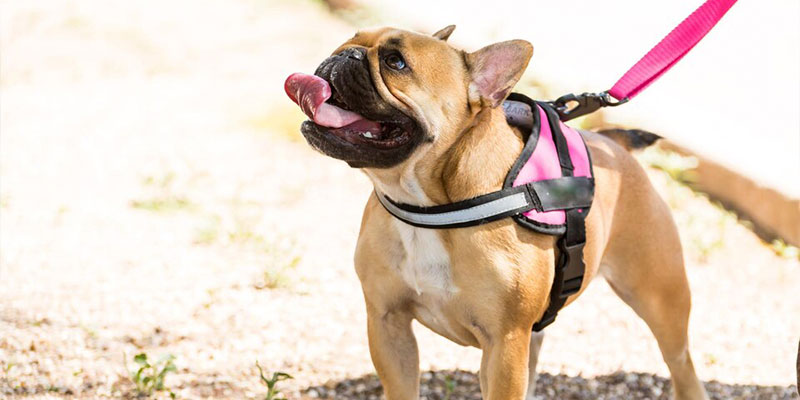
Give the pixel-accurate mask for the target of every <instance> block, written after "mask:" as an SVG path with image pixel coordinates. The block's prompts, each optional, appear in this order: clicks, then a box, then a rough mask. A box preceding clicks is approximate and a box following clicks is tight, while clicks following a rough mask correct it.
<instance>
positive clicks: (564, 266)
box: [532, 104, 589, 332]
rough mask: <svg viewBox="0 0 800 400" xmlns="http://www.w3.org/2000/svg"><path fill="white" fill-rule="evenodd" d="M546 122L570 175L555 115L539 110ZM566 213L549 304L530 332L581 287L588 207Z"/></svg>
mask: <svg viewBox="0 0 800 400" xmlns="http://www.w3.org/2000/svg"><path fill="white" fill-rule="evenodd" d="M540 105H541V104H540ZM542 108H543V109H544V110H545V112H546V113H547V117H548V118H547V119H548V120H550V131H551V132H553V141H554V142H555V145H556V152H557V153H558V161H559V163H560V164H561V173H562V175H563V176H565V177H567V176H570V177H571V176H572V175H573V165H572V160H571V159H570V157H569V147H568V145H567V138H566V137H565V136H564V132H562V131H561V127H560V126H559V116H558V114H557V113H556V111H555V110H554V109H553V108H551V107H542ZM568 207H569V205H567V206H566V207H563V208H566V210H565V211H564V213H565V214H566V226H567V228H566V231H565V232H564V234H563V235H562V236H561V237H560V238H559V239H558V242H557V245H558V250H559V257H558V261H557V262H556V269H555V276H554V277H553V286H552V287H551V288H550V304H549V305H548V306H547V310H545V312H544V314H543V315H542V318H541V319H540V320H539V322H537V323H535V324H533V328H532V329H533V330H534V331H535V332H539V331H541V330H542V329H544V328H545V327H546V326H548V325H550V324H552V323H553V321H555V320H556V316H557V315H558V311H559V310H561V308H562V307H564V304H565V303H566V302H567V298H569V296H571V295H573V294H575V293H578V291H580V290H581V285H582V284H583V275H584V273H585V271H586V264H584V262H583V247H584V246H585V245H586V221H585V218H586V214H588V211H589V210H588V207H586V208H578V207H581V206H576V207H571V208H568Z"/></svg>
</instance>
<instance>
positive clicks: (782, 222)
mask: <svg viewBox="0 0 800 400" xmlns="http://www.w3.org/2000/svg"><path fill="white" fill-rule="evenodd" d="M659 145H660V146H661V148H663V149H665V150H668V151H673V152H676V153H678V154H680V155H683V156H691V157H694V158H696V159H697V161H698V164H697V168H695V169H694V172H695V173H696V175H695V177H696V180H695V182H694V184H693V185H692V186H693V187H694V188H696V189H698V190H700V191H702V192H704V193H707V194H708V195H709V196H710V197H711V198H713V199H714V200H718V201H719V202H720V203H722V204H723V205H724V206H725V207H726V208H729V209H731V210H733V211H735V212H737V213H738V214H740V215H741V216H742V217H744V218H745V219H748V220H750V221H751V222H752V223H753V225H754V227H755V231H756V234H758V235H759V236H761V237H762V238H764V239H765V240H767V241H772V240H774V239H778V238H780V239H783V241H784V242H786V243H788V244H791V245H794V246H800V199H794V198H791V197H789V196H788V195H785V194H783V193H781V192H779V191H777V190H774V189H771V188H768V187H765V186H762V185H760V184H759V183H758V182H756V181H754V180H752V179H750V178H748V177H746V176H744V175H741V174H739V173H737V172H735V171H733V170H730V169H729V168H727V167H725V166H723V165H721V164H719V163H717V162H714V161H712V160H710V159H708V158H705V157H703V156H701V155H698V154H696V153H694V152H692V151H691V150H689V149H687V148H685V147H682V146H680V145H677V144H675V143H673V142H670V141H668V140H666V139H662V140H661V141H660V143H659Z"/></svg>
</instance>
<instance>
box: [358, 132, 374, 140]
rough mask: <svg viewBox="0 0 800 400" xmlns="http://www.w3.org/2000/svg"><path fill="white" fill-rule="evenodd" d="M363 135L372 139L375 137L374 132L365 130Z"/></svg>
mask: <svg viewBox="0 0 800 400" xmlns="http://www.w3.org/2000/svg"><path fill="white" fill-rule="evenodd" d="M361 136H364V137H365V138H367V139H372V138H373V136H372V132H364V133H362V134H361Z"/></svg>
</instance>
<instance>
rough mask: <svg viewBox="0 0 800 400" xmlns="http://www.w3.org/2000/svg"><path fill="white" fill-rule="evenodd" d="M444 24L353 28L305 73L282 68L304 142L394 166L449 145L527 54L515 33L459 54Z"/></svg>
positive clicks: (501, 95) (497, 97) (372, 164)
mask: <svg viewBox="0 0 800 400" xmlns="http://www.w3.org/2000/svg"><path fill="white" fill-rule="evenodd" d="M453 29H455V26H452V25H451V26H448V27H446V28H444V29H442V30H440V31H438V32H436V33H434V34H433V35H430V36H429V35H421V34H417V33H413V32H407V31H402V30H398V29H393V28H381V29H377V30H369V31H361V32H358V33H357V34H356V35H355V36H353V37H352V38H351V39H350V40H348V41H347V42H345V43H344V44H343V45H341V46H340V47H339V48H337V49H336V50H335V51H334V52H333V55H332V56H330V57H328V58H327V59H325V60H324V61H323V62H322V64H320V65H319V67H318V68H317V70H316V72H315V73H314V75H304V74H293V75H291V76H290V77H289V79H287V81H286V85H285V89H286V92H287V94H288V95H289V97H291V98H292V99H293V100H294V101H295V102H297V103H298V104H299V105H300V106H301V107H302V108H303V111H304V112H305V113H306V114H307V115H308V116H309V117H310V120H308V121H306V122H304V123H303V125H302V127H301V130H302V133H303V135H304V136H305V138H306V140H308V142H309V144H311V146H313V147H314V148H316V149H317V150H319V151H320V152H322V153H324V154H326V155H329V156H331V157H334V158H338V159H341V160H344V161H347V163H348V164H350V166H352V167H356V168H390V167H395V166H398V165H401V164H403V163H404V162H405V161H407V160H409V159H410V158H412V155H415V154H419V153H421V152H427V151H430V149H432V148H440V149H442V148H444V149H446V148H447V147H449V146H450V145H452V143H453V142H454V141H455V139H456V138H457V136H458V135H459V134H460V133H461V132H463V131H464V129H466V128H468V127H469V126H470V125H471V124H472V123H473V120H474V117H475V116H476V115H477V114H478V113H479V112H480V111H481V110H483V109H485V108H491V107H497V106H498V105H500V104H501V103H502V102H503V100H504V99H505V97H506V96H507V95H508V94H509V92H510V91H511V89H512V88H513V87H514V85H515V84H516V82H517V80H519V78H520V76H521V75H522V73H523V72H524V71H525V68H526V67H527V65H528V61H529V60H530V57H531V55H532V54H533V47H532V46H531V45H530V44H529V43H528V42H526V41H522V40H513V41H508V42H501V43H496V44H493V45H490V46H487V47H484V48H482V49H480V50H478V51H476V52H474V53H466V52H464V51H462V50H458V49H455V48H453V47H451V46H450V45H449V44H447V42H446V40H447V38H448V37H449V36H450V34H451V33H452V32H453ZM415 158H416V157H415Z"/></svg>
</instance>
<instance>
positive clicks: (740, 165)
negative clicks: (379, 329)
mask: <svg viewBox="0 0 800 400" xmlns="http://www.w3.org/2000/svg"><path fill="white" fill-rule="evenodd" d="M432 3H433V2H425V1H421V0H406V1H404V2H390V1H375V2H367V1H366V0H364V1H359V0H337V1H333V0H331V1H330V2H324V1H311V0H299V1H289V0H228V1H223V0H205V1H200V2H198V1H190V0H173V1H169V2H165V1H150V0H147V1H137V2H130V1H121V0H114V1H101V0H83V1H71V0H48V1H35V2H25V1H11V0H2V1H0V35H1V36H0V45H1V48H0V397H3V398H6V397H8V398H15V397H31V398H51V397H68V398H97V397H106V396H111V397H123V398H140V397H146V396H153V397H157V398H169V397H171V396H175V397H178V398H208V397H213V398H261V399H263V398H268V399H269V398H270V397H269V395H268V389H267V388H268V385H267V384H270V385H273V387H274V388H277V389H279V390H280V391H281V392H282V393H283V394H284V395H285V396H286V397H287V398H289V399H305V398H337V399H363V398H370V399H372V398H374V399H377V398H379V397H380V395H381V389H380V385H379V383H378V381H377V379H376V377H375V376H374V371H373V368H372V365H371V363H370V360H369V353H368V349H367V345H366V329H365V326H366V325H365V312H364V305H363V299H362V296H361V292H360V286H359V284H358V280H357V278H356V275H355V273H354V271H353V267H352V254H353V250H354V248H355V239H356V237H357V234H358V227H359V223H360V216H361V211H362V207H363V204H364V203H365V201H366V199H367V197H368V196H370V194H371V190H372V188H371V185H370V183H369V182H368V181H367V179H366V178H365V177H364V176H362V175H361V174H360V173H358V172H357V171H353V170H351V169H350V168H348V167H347V165H346V164H344V163H342V162H340V161H336V160H332V159H329V158H326V157H323V156H321V155H319V154H317V153H315V152H313V151H312V150H310V149H309V148H308V146H307V145H306V144H305V143H304V141H303V139H302V136H301V135H300V134H299V130H298V127H299V124H300V122H301V121H302V120H303V119H304V116H303V115H302V113H301V112H300V111H299V110H298V109H297V107H296V106H295V105H294V104H293V103H291V102H290V101H289V100H288V99H287V98H286V97H285V94H284V93H283V88H282V85H283V81H284V79H285V78H286V76H288V75H289V74H290V73H292V72H306V73H311V72H313V71H314V69H315V68H316V66H317V65H318V64H319V62H320V61H321V60H322V59H323V58H325V57H326V56H327V55H328V54H329V53H330V52H331V51H332V50H333V49H334V48H335V47H337V46H338V45H339V44H340V43H341V42H343V41H345V40H347V39H348V38H350V37H351V36H352V35H353V33H354V32H355V30H357V29H358V28H360V27H365V26H377V25H394V26H398V27H403V28H406V29H410V30H416V31H420V32H425V33H430V32H434V31H436V30H438V29H439V28H442V27H444V26H446V25H449V24H453V23H455V24H457V25H458V28H457V29H456V31H455V33H454V34H453V36H452V37H451V39H450V42H451V43H452V44H453V45H455V46H458V47H462V48H465V49H467V50H469V51H473V50H476V49H478V48H480V47H482V46H484V45H487V44H489V43H492V42H496V41H500V40H507V39H514V38H522V39H526V40H528V41H530V42H532V43H533V45H534V48H535V50H534V58H533V61H532V62H531V66H530V67H529V69H528V71H527V73H526V75H525V77H524V78H523V80H522V81H521V82H520V85H519V86H518V88H517V89H518V90H519V91H522V92H525V93H528V94H530V95H532V96H534V97H536V98H540V99H552V98H555V97H557V96H559V95H561V94H564V93H567V92H577V93H579V92H583V91H601V90H605V89H607V88H608V87H610V86H611V85H612V84H613V82H614V81H616V79H617V78H619V76H621V74H622V73H623V72H624V71H625V70H627V68H629V67H630V66H631V65H633V63H634V62H635V61H636V60H638V59H639V57H641V56H642V55H644V53H645V52H646V51H647V50H649V49H650V47H652V46H653V45H654V44H655V43H657V42H658V40H660V39H661V37H662V36H663V35H665V34H666V33H667V32H669V30H670V29H672V28H673V27H674V26H675V25H677V24H678V23H679V22H680V21H681V20H682V19H683V18H684V17H685V16H686V15H688V14H689V13H690V12H691V11H692V10H694V9H695V8H696V7H697V6H699V4H700V1H699V0H679V1H671V2H640V1H639V2H637V1H634V0H609V1H604V2H594V1H589V0H579V1H572V2H566V3H565V2H543V1H511V2H503V3H498V2H491V3H490V2H486V1H459V2H436V3H433V4H432ZM574 125H575V126H580V127H583V128H592V127H598V126H601V125H602V126H608V125H621V126H629V127H636V128H641V129H646V130H650V131H653V132H656V133H659V134H660V135H662V136H664V137H665V138H667V140H666V141H665V143H663V144H662V145H661V146H659V147H657V148H654V149H651V150H648V151H646V152H644V153H642V154H640V155H639V159H640V161H641V162H642V164H643V165H645V166H646V167H647V169H648V173H649V174H650V177H651V180H652V181H653V182H654V184H655V185H656V187H657V189H658V190H659V191H660V192H661V194H662V195H663V197H664V198H665V200H666V201H667V202H668V204H669V205H670V206H671V207H672V209H673V213H674V215H675V219H676V221H677V223H678V225H679V228H680V232H681V236H682V241H683V243H684V248H685V253H686V259H687V269H688V275H689V279H690V283H691V286H692V291H693V305H694V306H693V313H692V319H691V326H690V340H691V347H692V353H693V356H694V360H695V364H696V367H697V370H698V373H699V375H700V378H701V379H703V380H704V381H705V382H707V383H706V385H707V388H708V390H709V392H710V394H711V396H712V398H719V399H723V398H724V399H727V398H742V399H749V398H765V399H766V398H770V399H772V398H774V399H787V398H797V395H796V394H794V393H795V388H794V386H792V385H793V383H794V382H795V357H796V351H797V344H798V336H800V296H798V295H797V290H798V288H800V258H799V257H800V255H798V249H797V247H795V246H796V245H800V200H798V199H800V178H798V177H800V3H799V2H797V1H795V0H770V1H763V2H755V1H742V2H740V3H739V4H736V5H735V6H734V7H733V8H732V9H731V11H730V12H729V13H728V15H727V16H726V17H725V18H724V19H723V20H722V22H721V23H720V24H719V25H718V26H717V27H716V28H715V30H714V31H712V32H711V33H710V34H709V35H708V37H707V38H706V39H705V40H704V41H702V42H701V43H700V44H699V45H698V46H697V47H696V48H695V49H694V51H693V52H692V53H691V54H689V55H688V56H687V57H686V58H685V59H684V60H683V61H681V63H679V64H678V65H677V66H676V67H675V68H674V69H673V70H671V71H670V72H669V73H667V74H666V75H665V76H664V77H663V78H662V79H660V80H659V81H658V82H657V83H655V84H654V85H653V86H651V87H650V88H649V89H648V90H646V91H645V92H643V93H642V94H641V95H640V96H639V97H637V98H636V99H635V101H632V102H631V103H629V104H628V105H625V106H624V107H620V108H615V109H610V110H604V112H601V113H597V114H595V115H592V116H591V117H588V118H585V119H582V120H577V121H575V122H574ZM415 329H416V331H417V332H418V338H419V343H420V350H421V358H422V365H421V366H422V370H423V371H424V373H423V376H422V378H423V388H422V392H423V397H424V398H428V399H454V400H455V399H473V398H479V393H478V384H477V378H476V375H475V373H476V371H477V369H478V366H479V364H480V353H479V351H478V350H476V349H469V348H463V347H459V346H457V345H454V344H452V343H450V342H448V341H446V340H445V339H443V338H439V337H437V336H435V335H434V334H432V333H430V332H428V331H427V330H426V329H420V327H419V326H415ZM660 357H661V356H660V353H659V351H658V348H657V345H656V343H655V340H654V339H653V338H652V336H651V335H650V333H649V331H648V330H647V327H646V326H645V324H644V323H643V322H642V321H641V320H639V319H638V318H637V317H636V316H635V314H634V313H633V312H632V311H631V310H630V309H629V308H627V306H625V305H624V304H623V303H622V302H621V301H620V300H618V299H617V298H616V296H615V295H614V294H613V293H612V291H611V290H610V288H609V287H608V285H607V284H606V283H605V282H602V281H601V280H598V281H597V282H595V283H594V284H593V285H592V286H591V287H590V288H589V290H588V291H587V292H586V294H585V295H584V296H583V297H581V300H579V301H578V302H576V303H575V305H574V306H572V307H569V308H568V309H566V310H564V311H563V312H562V313H561V314H560V315H559V319H558V322H557V323H555V324H554V325H553V326H551V327H550V328H548V334H547V338H546V340H545V343H544V350H543V353H542V356H541V358H540V365H539V367H540V371H542V375H541V376H540V380H539V386H538V389H537V390H538V392H537V393H538V394H539V395H540V396H541V397H542V398H579V399H583V398H586V399H593V398H653V399H656V398H658V399H661V398H664V399H666V398H668V396H669V393H670V388H669V383H668V371H667V370H666V367H665V365H664V364H663V362H662V361H661V358H660ZM257 362H258V365H259V366H260V367H261V368H262V371H263V375H260V374H259V367H257V366H256V363H257ZM281 373H285V374H288V375H290V376H291V378H289V377H288V376H284V375H281ZM793 396H794V397H793ZM272 398H277V397H275V396H272Z"/></svg>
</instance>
